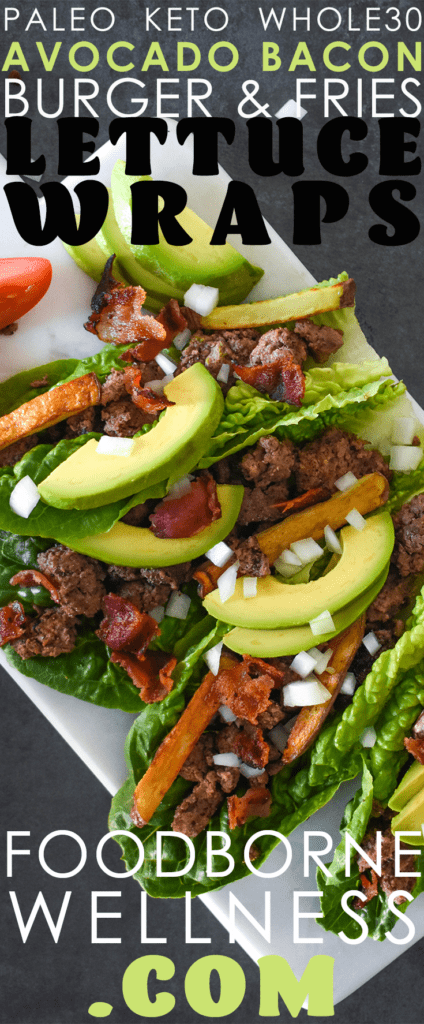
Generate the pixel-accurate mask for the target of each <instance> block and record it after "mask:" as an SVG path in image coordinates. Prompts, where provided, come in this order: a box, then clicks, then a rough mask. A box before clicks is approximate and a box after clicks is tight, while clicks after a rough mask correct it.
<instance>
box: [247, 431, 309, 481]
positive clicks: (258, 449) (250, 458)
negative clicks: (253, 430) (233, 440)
mask: <svg viewBox="0 0 424 1024" xmlns="http://www.w3.org/2000/svg"><path fill="white" fill-rule="evenodd" d="M295 463H296V449H295V446H294V444H293V443H292V442H291V441H279V440H278V438H276V437H272V436H271V437H261V439H260V440H259V441H258V443H257V444H256V445H255V447H254V448H252V449H251V451H249V452H248V453H247V454H246V455H244V456H243V458H242V460H241V471H242V473H243V476H244V478H245V479H246V480H248V481H249V482H253V483H254V484H257V485H258V486H259V487H261V488H262V489H265V488H266V487H269V486H270V484H273V483H281V481H282V480H288V478H289V477H290V476H291V474H292V472H293V470H294V467H295Z"/></svg>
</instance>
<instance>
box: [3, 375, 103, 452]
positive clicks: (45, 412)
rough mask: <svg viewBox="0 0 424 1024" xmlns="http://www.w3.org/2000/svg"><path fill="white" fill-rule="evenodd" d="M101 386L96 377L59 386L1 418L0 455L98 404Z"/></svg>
mask: <svg viewBox="0 0 424 1024" xmlns="http://www.w3.org/2000/svg"><path fill="white" fill-rule="evenodd" d="M100 390H101V389H100V383H99V381H98V379H97V377H96V374H95V373H86V374H84V376H83V377H77V378H76V379H75V380H70V381H67V382H66V384H59V386H58V387H57V388H53V390H52V391H46V392H45V393H44V395H37V396H36V398H31V399H30V401H29V402H25V404H24V405H21V406H20V407H19V409H14V410H13V412H9V413H7V415H6V416H1V417H0V451H1V450H2V449H3V448H7V447H8V446H9V445H10V444H14V442H15V441H19V440H20V439H21V438H22V437H29V435H30V434H35V433H36V432H37V431H38V430H45V428H46V427H52V426H53V424H54V423H60V421H61V420H65V419H67V418H68V416H75V414H76V413H78V412H84V410H85V409H89V408H90V406H92V405H96V404H97V402H99V401H100Z"/></svg>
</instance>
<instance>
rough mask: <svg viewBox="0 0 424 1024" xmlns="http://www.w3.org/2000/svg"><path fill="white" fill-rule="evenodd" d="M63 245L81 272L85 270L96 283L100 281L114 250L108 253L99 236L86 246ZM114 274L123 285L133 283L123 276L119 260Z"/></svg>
mask: <svg viewBox="0 0 424 1024" xmlns="http://www.w3.org/2000/svg"><path fill="white" fill-rule="evenodd" d="M62 245H63V246H64V248H65V249H66V251H67V252H68V253H69V255H70V256H72V259H73V260H75V263H76V264H77V266H78V267H79V268H80V270H83V271H84V273H85V274H88V276H89V277H92V278H93V280H94V281H100V278H101V276H102V274H103V270H104V265H105V263H106V260H107V259H108V258H109V256H111V255H112V252H113V249H111V251H110V252H106V251H105V249H104V248H103V247H102V246H101V245H100V244H99V238H98V235H96V236H95V238H91V239H90V241H89V242H85V244H84V245H68V243H67V242H62ZM113 273H114V276H115V277H116V279H117V280H118V281H122V284H131V283H132V282H131V281H130V280H129V278H127V277H125V275H124V274H123V272H122V267H121V265H120V263H119V262H118V261H117V260H115V263H114V268H113Z"/></svg>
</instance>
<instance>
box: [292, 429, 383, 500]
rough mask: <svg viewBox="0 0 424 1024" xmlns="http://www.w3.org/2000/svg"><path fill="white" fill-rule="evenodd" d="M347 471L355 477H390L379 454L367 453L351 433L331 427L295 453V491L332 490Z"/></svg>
mask: <svg viewBox="0 0 424 1024" xmlns="http://www.w3.org/2000/svg"><path fill="white" fill-rule="evenodd" d="M349 471H350V472H351V473H354V474H355V476H356V477H358V478H359V477H362V476H365V475H366V474H367V473H382V474H383V476H385V477H387V479H388V480H390V478H391V475H392V474H391V472H390V470H389V467H388V465H387V463H386V462H385V461H384V459H383V456H382V455H381V454H380V452H377V451H367V449H366V448H365V442H364V441H362V440H361V439H360V438H359V437H356V436H355V434H348V433H347V432H346V431H344V430H339V429H338V428H337V427H332V428H331V429H330V430H326V431H325V432H324V434H322V436H321V437H319V438H318V439H317V440H316V441H311V442H310V443H309V444H306V445H305V446H304V447H303V448H301V449H300V450H299V452H298V458H297V465H296V467H295V476H296V487H297V491H298V493H300V494H302V493H303V492H304V491H308V490H309V489H310V488H311V487H321V486H324V487H328V488H329V489H330V490H334V489H335V488H334V484H335V481H336V480H338V479H339V477H341V476H344V474H345V473H348V472H349Z"/></svg>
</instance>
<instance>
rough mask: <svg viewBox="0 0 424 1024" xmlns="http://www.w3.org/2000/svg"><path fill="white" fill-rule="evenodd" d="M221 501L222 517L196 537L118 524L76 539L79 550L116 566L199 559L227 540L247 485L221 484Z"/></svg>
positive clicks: (148, 566) (73, 543)
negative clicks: (159, 534)
mask: <svg viewBox="0 0 424 1024" xmlns="http://www.w3.org/2000/svg"><path fill="white" fill-rule="evenodd" d="M216 491H217V495H218V501H219V504H220V506H221V518H220V519H216V520H215V522H214V523H211V525H210V526H207V527H206V529H205V530H200V532H199V533H196V534H195V535H194V537H181V538H178V539H176V538H168V539H161V538H160V537H155V535H154V533H152V531H151V530H148V529H146V527H139V526H128V525H127V524H126V523H116V524H115V526H112V529H111V530H109V533H96V534H93V535H92V536H89V537H82V538H78V539H77V540H76V541H75V542H74V541H73V542H72V547H73V548H75V551H80V552H81V553H82V554H83V555H91V557H92V558H99V559H100V560H101V561H103V562H112V563H113V564H114V565H131V566H139V565H142V566H144V567H145V568H149V569H154V568H162V566H165V565H179V564H180V563H181V562H189V561H190V560H191V559H192V558H199V556H200V555H204V554H205V551H208V550H209V548H211V547H213V545H214V544H218V543H219V541H220V540H224V537H227V536H228V534H229V533H230V532H231V530H232V529H233V526H234V524H235V522H236V520H237V516H238V514H239V512H240V507H241V503H242V500H243V492H244V487H239V486H230V485H229V484H228V485H227V484H222V485H220V484H218V486H217V489H216Z"/></svg>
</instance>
